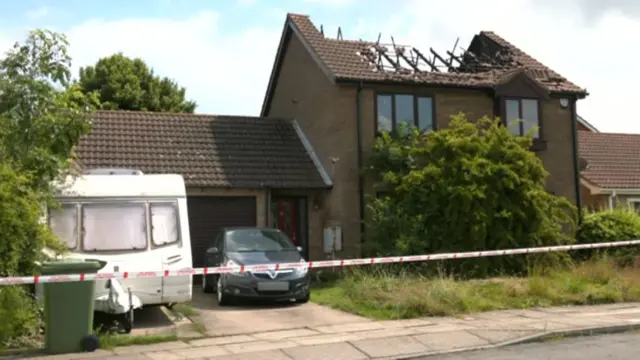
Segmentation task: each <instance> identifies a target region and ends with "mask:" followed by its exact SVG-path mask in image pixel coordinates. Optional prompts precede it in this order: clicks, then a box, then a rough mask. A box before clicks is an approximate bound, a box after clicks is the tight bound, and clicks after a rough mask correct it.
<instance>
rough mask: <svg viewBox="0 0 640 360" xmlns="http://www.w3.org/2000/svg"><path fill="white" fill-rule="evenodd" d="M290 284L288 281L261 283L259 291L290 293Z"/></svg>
mask: <svg viewBox="0 0 640 360" xmlns="http://www.w3.org/2000/svg"><path fill="white" fill-rule="evenodd" d="M288 290H289V283H288V282H286V281H269V282H259V283H258V291H288Z"/></svg>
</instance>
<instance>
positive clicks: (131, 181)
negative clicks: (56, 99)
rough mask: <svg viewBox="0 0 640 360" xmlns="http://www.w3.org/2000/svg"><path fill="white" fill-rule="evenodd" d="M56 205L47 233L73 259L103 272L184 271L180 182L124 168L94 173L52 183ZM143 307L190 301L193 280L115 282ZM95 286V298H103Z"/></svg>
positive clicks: (187, 260)
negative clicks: (87, 261) (57, 192)
mask: <svg viewBox="0 0 640 360" xmlns="http://www.w3.org/2000/svg"><path fill="white" fill-rule="evenodd" d="M57 186H58V188H59V189H60V192H61V193H60V195H59V196H58V197H57V198H58V200H59V202H60V203H61V208H58V209H49V211H48V214H47V215H48V222H49V226H50V227H51V230H52V231H53V233H54V234H56V235H57V236H58V237H59V238H60V239H62V240H63V241H65V242H66V244H67V246H68V247H69V250H70V252H71V254H70V257H75V258H85V259H97V260H102V261H105V262H106V263H107V264H106V266H105V267H104V268H102V270H100V272H101V273H111V272H137V271H161V270H162V271H164V270H182V269H188V268H191V266H192V260H191V239H190V237H189V219H188V217H187V199H186V189H185V185H184V179H183V178H182V176H180V175H144V174H142V173H141V172H140V171H136V170H126V169H98V170H93V171H88V172H86V173H85V174H84V175H82V176H79V177H70V178H68V179H67V181H66V182H65V183H64V184H57ZM120 283H121V284H122V287H123V288H124V289H125V290H126V289H127V288H130V289H131V293H132V294H133V295H135V296H137V297H138V298H139V299H140V300H141V302H142V305H143V306H150V305H168V304H175V303H179V302H187V301H191V296H192V276H191V275H187V276H177V277H157V278H141V279H125V280H120ZM106 285H107V284H106V281H105V280H99V281H97V282H96V293H95V297H96V298H98V297H101V296H105V295H107V294H108V292H109V289H108V288H107V286H106Z"/></svg>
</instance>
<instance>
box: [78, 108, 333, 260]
mask: <svg viewBox="0 0 640 360" xmlns="http://www.w3.org/2000/svg"><path fill="white" fill-rule="evenodd" d="M92 122H93V125H92V128H91V131H90V133H89V134H88V135H86V136H83V137H82V138H81V140H80V142H79V145H78V146H77V149H76V152H77V155H78V159H79V162H78V163H79V164H80V166H81V167H82V168H83V169H92V168H129V169H139V170H141V171H142V172H143V173H147V174H154V173H177V174H181V175H182V176H183V177H184V180H185V183H186V187H187V207H188V215H189V227H190V232H191V244H192V253H193V265H194V266H196V267H200V266H202V265H203V263H204V251H205V249H206V248H208V247H209V246H210V245H211V243H212V241H213V239H214V238H215V235H216V234H217V232H218V230H219V229H220V228H221V227H225V226H269V227H277V228H280V229H281V230H283V231H285V232H286V233H287V234H289V236H290V237H291V238H292V239H293V241H294V242H295V243H296V244H297V245H299V246H301V247H303V249H304V250H305V255H306V256H307V257H308V255H309V254H308V251H309V246H308V244H309V241H310V238H312V237H313V238H314V240H313V241H314V242H320V241H319V240H316V239H315V237H320V236H321V235H320V234H321V233H322V231H323V230H322V228H321V226H322V219H321V218H320V212H319V211H317V209H318V208H321V207H322V199H323V197H324V193H325V192H326V191H328V189H329V188H330V187H331V186H332V183H331V179H330V178H329V176H328V174H327V172H326V171H325V170H324V168H323V167H322V166H321V165H320V163H319V161H318V159H317V157H316V155H315V152H314V150H313V148H312V147H311V146H310V144H309V142H308V140H307V139H306V137H305V135H304V134H303V132H302V131H301V129H300V127H299V126H298V124H297V123H296V122H295V121H291V120H286V119H274V118H271V119H264V118H258V117H233V116H209V115H194V114H171V113H152V112H133V111H97V112H95V113H94V114H93V116H92Z"/></svg>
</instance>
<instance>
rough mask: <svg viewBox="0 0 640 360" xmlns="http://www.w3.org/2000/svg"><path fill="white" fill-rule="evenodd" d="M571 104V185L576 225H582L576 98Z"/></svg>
mask: <svg viewBox="0 0 640 360" xmlns="http://www.w3.org/2000/svg"><path fill="white" fill-rule="evenodd" d="M572 100H573V101H572V102H571V127H572V128H573V129H572V131H571V143H572V146H573V184H574V187H575V192H576V207H577V208H578V225H580V224H582V194H581V193H580V154H579V153H578V113H577V111H576V104H577V102H578V99H577V97H574V98H573V99H572Z"/></svg>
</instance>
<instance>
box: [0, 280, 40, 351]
mask: <svg viewBox="0 0 640 360" xmlns="http://www.w3.org/2000/svg"><path fill="white" fill-rule="evenodd" d="M40 315H41V314H40V311H39V309H38V307H37V305H36V303H35V301H34V300H33V298H32V297H31V296H30V294H29V293H28V291H27V290H26V289H24V288H22V287H19V286H3V287H0V319H2V321H0V348H8V347H12V348H16V347H23V346H28V345H31V344H30V340H32V339H34V337H35V336H36V335H38V334H39V332H40V329H41V325H42V318H41V316H40Z"/></svg>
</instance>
